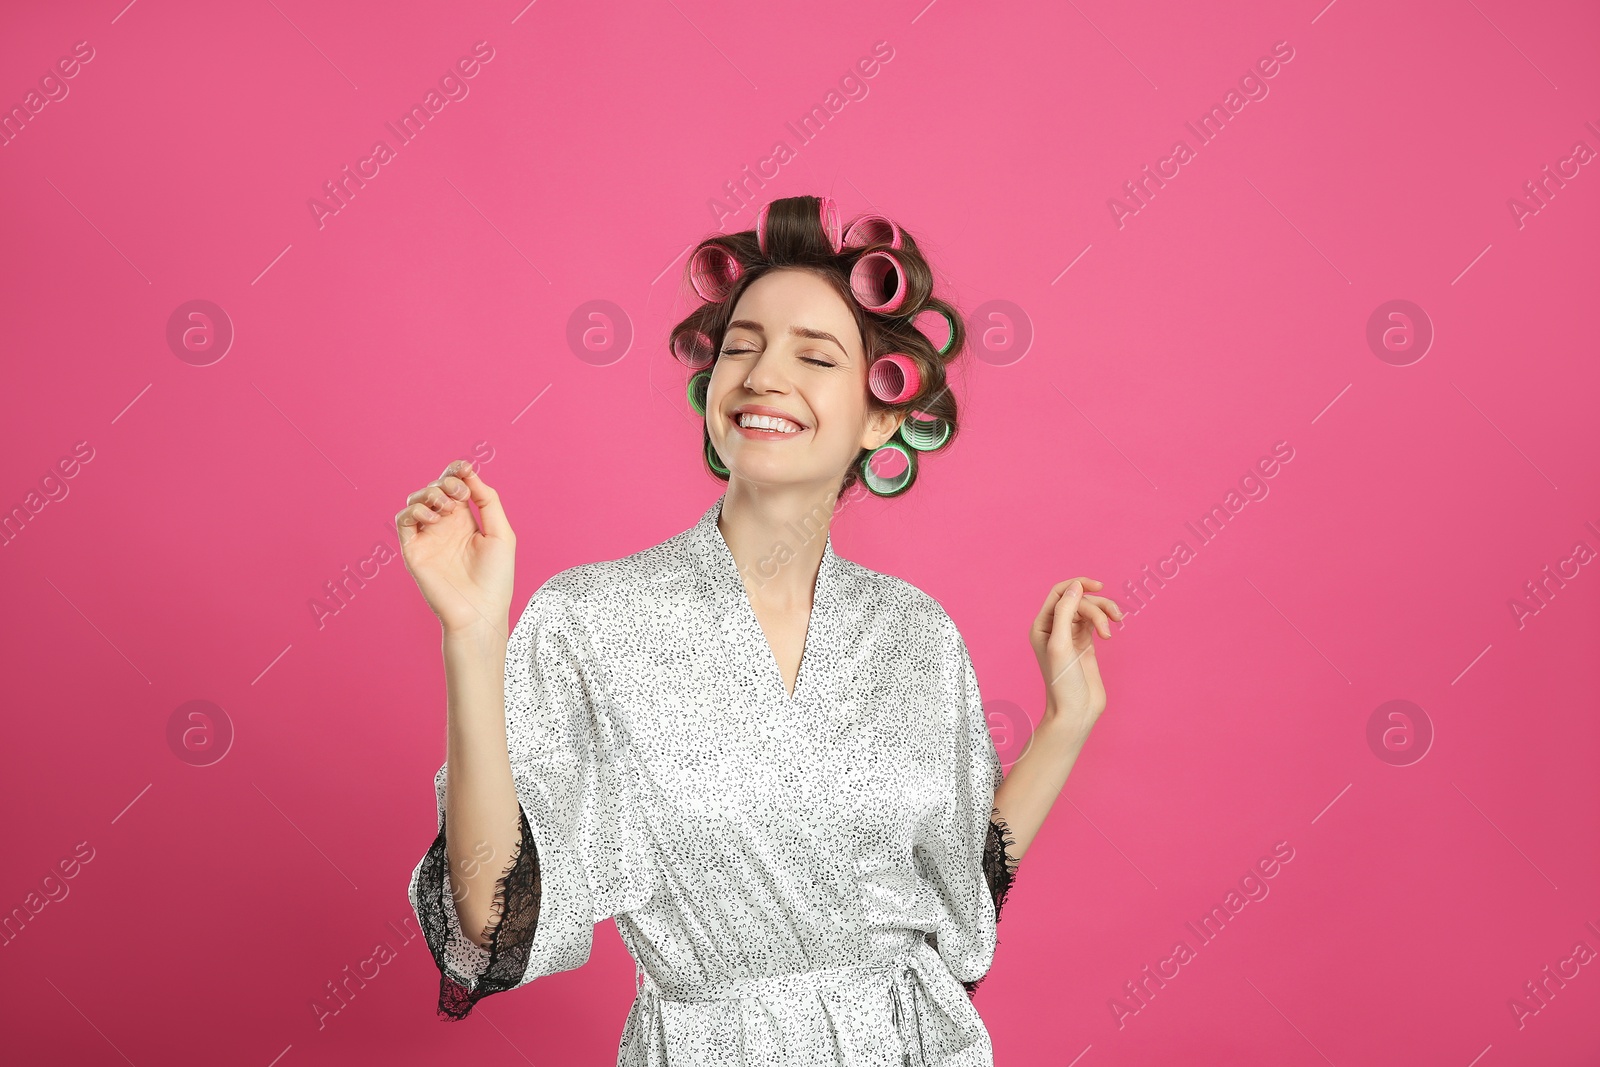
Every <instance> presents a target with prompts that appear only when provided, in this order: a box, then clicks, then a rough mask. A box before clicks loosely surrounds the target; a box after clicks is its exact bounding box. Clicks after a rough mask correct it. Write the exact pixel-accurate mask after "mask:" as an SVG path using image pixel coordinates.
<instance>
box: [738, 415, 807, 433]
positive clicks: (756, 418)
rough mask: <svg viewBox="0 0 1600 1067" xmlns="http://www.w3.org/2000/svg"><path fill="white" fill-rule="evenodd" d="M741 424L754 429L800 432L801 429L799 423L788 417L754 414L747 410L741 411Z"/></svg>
mask: <svg viewBox="0 0 1600 1067" xmlns="http://www.w3.org/2000/svg"><path fill="white" fill-rule="evenodd" d="M739 425H740V426H744V427H746V428H748V429H752V430H777V431H779V432H781V433H798V432H799V431H800V429H801V427H800V425H799V424H798V423H793V422H790V421H789V420H788V419H780V418H778V417H777V416H775V415H752V414H750V413H749V412H747V411H746V412H741V413H740V415H739Z"/></svg>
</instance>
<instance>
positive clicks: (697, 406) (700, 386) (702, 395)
mask: <svg viewBox="0 0 1600 1067" xmlns="http://www.w3.org/2000/svg"><path fill="white" fill-rule="evenodd" d="M710 390H711V372H710V371H708V370H703V371H701V372H700V373H698V374H695V375H693V376H691V377H690V378H689V387H688V392H689V406H690V407H692V408H694V413H695V414H696V415H704V414H705V413H706V394H707V393H708V392H710Z"/></svg>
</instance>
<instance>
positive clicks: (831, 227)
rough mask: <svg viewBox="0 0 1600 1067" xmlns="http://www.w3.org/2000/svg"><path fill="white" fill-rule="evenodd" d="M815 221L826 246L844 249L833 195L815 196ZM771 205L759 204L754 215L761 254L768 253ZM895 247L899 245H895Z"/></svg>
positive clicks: (837, 209)
mask: <svg viewBox="0 0 1600 1067" xmlns="http://www.w3.org/2000/svg"><path fill="white" fill-rule="evenodd" d="M817 199H818V200H819V201H820V203H819V204H818V206H817V221H818V222H820V223H821V225H822V233H823V235H824V236H826V237H827V238H828V247H829V248H831V249H833V251H834V252H836V253H837V252H842V251H844V237H843V236H842V235H841V234H840V233H839V205H838V204H836V203H834V200H833V197H831V196H823V197H818V198H817ZM771 207H772V201H770V200H769V201H767V202H766V203H765V204H762V205H761V212H760V213H759V214H758V215H756V244H757V245H759V246H760V247H761V254H762V255H764V256H765V255H770V254H771V252H770V251H769V250H768V248H767V210H768V209H769V208H771ZM895 247H897V248H898V247H899V246H898V245H896V246H895Z"/></svg>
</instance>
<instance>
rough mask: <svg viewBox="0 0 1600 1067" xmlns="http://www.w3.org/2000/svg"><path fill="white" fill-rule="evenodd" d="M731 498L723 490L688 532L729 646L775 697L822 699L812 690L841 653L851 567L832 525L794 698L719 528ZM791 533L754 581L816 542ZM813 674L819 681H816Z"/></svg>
mask: <svg viewBox="0 0 1600 1067" xmlns="http://www.w3.org/2000/svg"><path fill="white" fill-rule="evenodd" d="M727 496H728V494H727V492H726V491H724V492H723V494H722V495H721V496H719V497H718V498H717V499H716V501H715V502H713V503H712V505H711V506H710V507H709V508H707V509H706V510H705V513H704V514H703V515H701V516H700V519H699V521H697V522H696V523H695V524H694V526H692V527H690V529H689V530H688V531H687V545H688V549H689V554H690V555H691V556H692V557H693V558H694V560H695V563H696V569H697V571H698V573H699V576H700V585H701V588H702V591H703V592H704V593H705V595H706V596H707V598H708V599H709V601H710V603H711V606H712V607H713V609H714V611H715V615H716V625H717V626H718V628H719V629H720V631H721V633H722V635H723V637H724V639H725V640H726V641H727V642H728V647H729V649H730V651H735V652H740V651H742V653H743V654H744V656H746V657H748V658H747V659H746V662H749V663H752V664H759V665H760V667H759V668H757V669H758V670H760V671H761V672H762V673H763V674H765V675H768V676H769V677H770V680H771V683H772V685H773V686H775V687H776V694H775V695H776V696H778V697H779V698H781V699H786V700H790V701H799V700H801V699H803V698H805V697H806V696H808V695H810V696H815V695H819V694H817V693H813V692H812V691H813V690H814V689H816V688H817V687H818V686H819V685H822V682H823V676H824V675H825V674H826V672H827V669H828V668H827V664H826V662H824V661H826V660H828V659H829V658H830V657H831V656H833V655H835V654H836V652H837V650H835V649H832V648H830V647H829V643H830V641H831V639H832V636H833V635H834V634H835V633H836V631H837V627H836V626H835V625H833V624H832V616H833V613H834V612H835V611H836V610H837V609H838V605H839V585H840V581H841V579H842V577H843V571H844V567H845V565H846V563H847V561H846V560H844V559H843V558H842V557H840V556H839V555H838V554H837V553H835V552H834V550H833V532H832V525H831V523H830V525H829V532H828V535H827V540H826V541H825V542H824V543H823V546H822V562H821V565H820V566H819V568H818V571H817V582H816V586H815V587H814V589H813V594H812V602H811V623H810V627H809V629H808V631H807V636H806V646H805V652H804V655H803V656H802V657H801V662H800V674H799V677H798V678H797V679H796V681H795V690H794V693H793V695H792V696H791V695H790V694H789V693H788V692H787V690H785V689H784V688H783V681H782V675H781V673H780V672H779V670H778V665H777V660H776V659H774V657H773V655H772V646H771V645H769V644H768V643H767V639H766V635H765V634H764V633H763V632H762V629H761V624H760V622H759V621H758V620H757V619H756V614H755V609H754V608H753V607H751V605H750V598H749V595H748V594H747V593H746V592H745V587H744V579H743V577H742V576H741V575H740V574H739V568H738V564H737V563H735V561H734V558H733V552H732V550H731V549H729V548H728V542H727V541H726V539H724V538H723V536H722V531H721V530H720V529H719V528H718V526H717V520H718V519H719V518H721V516H722V505H723V502H724V501H725V500H726V499H727ZM789 533H790V534H791V536H789V537H786V538H785V540H784V542H783V543H782V544H780V545H777V546H774V548H773V550H772V552H771V553H770V555H769V556H767V557H765V558H764V560H762V561H758V562H756V563H754V564H752V570H753V571H754V574H753V579H754V580H756V581H759V580H760V577H761V574H762V572H763V571H765V572H766V573H767V574H768V575H771V574H774V573H776V572H777V569H778V568H780V567H782V566H783V565H784V561H785V560H786V558H787V554H786V552H785V549H793V548H797V547H798V546H799V545H801V544H802V543H804V541H805V540H806V539H807V538H808V537H815V536H816V534H817V531H816V530H815V529H812V530H807V529H805V528H803V527H800V526H796V527H794V528H793V529H791V530H790V531H789ZM813 675H817V676H818V677H816V678H813V677H812V676H813Z"/></svg>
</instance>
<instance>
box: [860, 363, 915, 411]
mask: <svg viewBox="0 0 1600 1067" xmlns="http://www.w3.org/2000/svg"><path fill="white" fill-rule="evenodd" d="M867 387H868V388H869V389H871V390H872V395H873V396H875V397H877V398H878V399H879V400H881V401H883V402H884V403H885V404H900V403H904V402H905V401H907V400H910V399H911V398H912V397H914V396H916V395H917V390H918V389H921V388H922V372H921V371H919V370H917V365H916V363H914V362H913V361H912V359H911V357H910V356H907V355H904V354H902V353H900V352H889V353H887V354H885V355H882V356H879V357H878V358H877V359H875V360H873V361H872V366H871V367H869V368H868V369H867Z"/></svg>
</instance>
